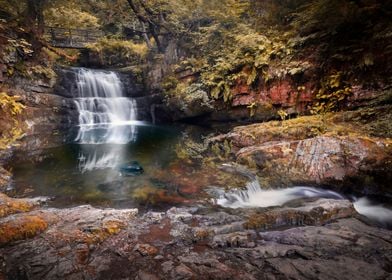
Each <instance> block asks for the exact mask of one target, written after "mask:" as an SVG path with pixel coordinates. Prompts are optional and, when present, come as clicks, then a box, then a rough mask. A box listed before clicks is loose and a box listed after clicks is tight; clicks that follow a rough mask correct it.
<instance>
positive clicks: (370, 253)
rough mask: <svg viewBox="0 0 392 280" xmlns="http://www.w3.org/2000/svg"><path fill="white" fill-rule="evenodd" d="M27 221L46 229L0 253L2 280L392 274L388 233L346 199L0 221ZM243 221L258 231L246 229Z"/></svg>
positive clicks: (88, 211)
mask: <svg viewBox="0 0 392 280" xmlns="http://www.w3.org/2000/svg"><path fill="white" fill-rule="evenodd" d="M307 215H309V217H312V219H307V218H306V217H307ZM31 216H34V217H38V218H39V219H41V220H42V221H43V222H44V223H45V225H46V227H45V228H42V229H40V230H39V231H36V232H34V234H30V235H26V236H24V237H23V238H19V239H12V238H11V239H9V240H8V241H7V242H3V243H2V245H0V246H1V247H0V258H1V261H2V263H3V264H4V265H3V266H2V267H1V270H0V271H1V273H0V275H2V276H3V277H4V278H5V277H7V278H9V279H387V277H390V275H391V272H392V269H391V267H392V253H391V252H392V233H391V231H388V230H386V229H380V228H377V227H373V226H370V225H367V224H365V223H364V222H363V221H361V220H359V219H358V214H357V213H356V212H355V210H354V209H353V207H352V205H351V203H350V202H348V201H345V200H328V199H321V200H316V201H310V202H306V203H305V204H299V205H297V206H285V207H282V208H267V209H264V210H263V211H261V210H260V209H248V210H240V209H235V210H232V209H231V210H226V209H223V208H217V209H215V210H213V209H208V208H203V207H193V208H172V209H170V210H168V211H166V212H148V213H146V214H143V215H138V214H137V210H114V209H96V208H93V207H90V206H80V207H76V208H70V209H45V208H42V209H38V210H31V211H30V212H26V213H18V214H9V215H8V216H7V217H5V218H2V219H1V220H0V223H1V224H5V223H8V224H9V225H13V224H14V225H15V224H18V223H20V222H21V221H24V220H26V219H27V217H31ZM304 217H305V218H304ZM252 219H253V220H254V221H257V223H256V222H254V223H253V224H252V225H253V226H249V225H250V224H249V221H250V220H252ZM34 223H35V222H34ZM35 224H36V223H35Z"/></svg>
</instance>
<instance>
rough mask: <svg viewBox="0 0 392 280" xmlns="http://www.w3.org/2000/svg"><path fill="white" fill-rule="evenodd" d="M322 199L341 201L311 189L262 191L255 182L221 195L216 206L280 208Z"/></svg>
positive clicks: (333, 195)
mask: <svg viewBox="0 0 392 280" xmlns="http://www.w3.org/2000/svg"><path fill="white" fill-rule="evenodd" d="M310 197H323V198H334V199H343V196H341V195H340V194H338V193H336V192H332V191H328V190H322V189H316V188H311V187H292V188H285V189H268V190H263V189H261V187H260V184H259V182H258V181H257V180H254V181H252V182H249V183H248V184H247V185H246V190H236V191H232V192H229V193H224V194H221V195H220V197H219V198H218V199H217V204H218V205H221V206H223V207H228V208H246V207H270V206H281V205H283V204H285V203H287V202H289V201H292V200H295V199H299V198H310Z"/></svg>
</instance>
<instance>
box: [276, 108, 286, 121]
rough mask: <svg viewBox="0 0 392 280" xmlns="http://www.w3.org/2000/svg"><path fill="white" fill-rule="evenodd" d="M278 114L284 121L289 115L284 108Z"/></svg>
mask: <svg viewBox="0 0 392 280" xmlns="http://www.w3.org/2000/svg"><path fill="white" fill-rule="evenodd" d="M278 115H279V117H280V119H281V120H282V121H284V120H285V119H286V118H287V116H288V114H287V112H286V111H284V110H279V111H278Z"/></svg>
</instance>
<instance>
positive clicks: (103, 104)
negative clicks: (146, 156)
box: [75, 68, 141, 144]
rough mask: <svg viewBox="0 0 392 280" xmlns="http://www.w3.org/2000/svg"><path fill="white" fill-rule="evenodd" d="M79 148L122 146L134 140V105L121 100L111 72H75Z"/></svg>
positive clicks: (121, 93) (118, 83)
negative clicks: (94, 145) (86, 146)
mask: <svg viewBox="0 0 392 280" xmlns="http://www.w3.org/2000/svg"><path fill="white" fill-rule="evenodd" d="M77 77H78V80H77V86H78V97H77V98H75V104H76V107H77V110H78V113H79V131H78V135H77V137H76V139H75V141H76V142H77V143H80V144H103V143H115V144H126V143H129V142H132V141H135V140H136V136H137V129H136V126H137V125H138V124H140V123H141V122H139V121H137V109H136V102H135V100H133V99H132V98H128V97H125V96H124V88H123V85H122V83H121V80H120V78H119V77H118V75H117V74H116V73H114V72H110V71H98V70H90V69H84V68H80V69H78V75H77Z"/></svg>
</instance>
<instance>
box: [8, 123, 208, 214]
mask: <svg viewBox="0 0 392 280" xmlns="http://www.w3.org/2000/svg"><path fill="white" fill-rule="evenodd" d="M137 129H138V131H137V137H136V141H135V142H131V143H128V144H98V145H88V144H75V143H72V141H69V143H66V144H62V145H59V146H57V147H55V148H48V149H42V150H40V151H39V152H38V153H35V154H34V156H28V157H26V156H24V155H25V153H26V151H19V152H16V153H15V156H14V159H13V160H12V161H11V163H10V166H9V167H10V168H11V169H12V170H13V174H14V180H13V185H12V189H11V190H10V193H11V194H12V195H15V196H18V197H35V196H45V197H50V201H49V205H52V206H56V207H68V206H74V205H81V204H92V205H95V206H103V207H116V208H123V207H140V206H141V205H140V203H141V202H140V199H139V200H138V199H135V195H134V194H135V191H137V190H138V189H140V188H143V187H149V188H157V189H163V190H165V191H170V192H174V191H175V190H174V189H173V188H175V187H176V186H175V185H173V184H170V183H168V182H167V180H166V181H165V182H160V180H159V176H160V175H159V174H165V172H166V170H168V167H169V166H170V164H171V163H173V162H174V161H177V160H178V158H177V154H176V152H175V151H176V146H178V145H181V141H183V138H184V135H187V136H188V137H189V136H192V137H194V138H198V139H199V140H201V138H200V137H201V135H203V133H207V130H206V129H202V128H198V127H184V126H174V127H164V126H141V127H138V128H137ZM71 138H72V137H71ZM131 161H137V162H139V164H140V165H141V166H142V167H143V169H144V173H143V174H142V175H138V176H123V175H122V174H121V173H120V171H119V166H121V165H122V164H124V163H127V162H131ZM170 188H172V189H170Z"/></svg>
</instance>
